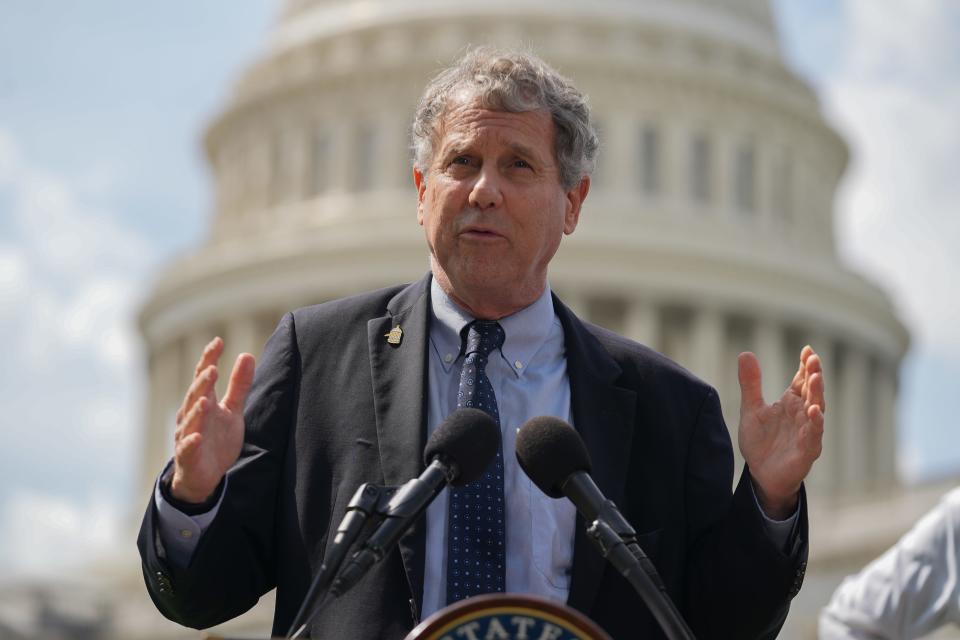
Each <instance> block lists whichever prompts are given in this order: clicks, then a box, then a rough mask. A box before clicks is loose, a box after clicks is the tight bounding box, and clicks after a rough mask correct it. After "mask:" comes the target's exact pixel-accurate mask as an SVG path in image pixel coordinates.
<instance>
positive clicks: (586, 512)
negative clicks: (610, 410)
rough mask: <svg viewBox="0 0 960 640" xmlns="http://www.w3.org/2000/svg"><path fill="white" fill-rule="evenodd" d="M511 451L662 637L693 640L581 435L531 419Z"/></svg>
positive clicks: (553, 421)
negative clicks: (598, 478)
mask: <svg viewBox="0 0 960 640" xmlns="http://www.w3.org/2000/svg"><path fill="white" fill-rule="evenodd" d="M516 453H517V461H518V462H519V463H520V468H521V469H523V471H524V473H526V474H527V476H528V477H529V478H530V480H532V481H533V483H534V484H535V485H537V487H538V488H539V489H540V490H541V491H543V492H544V493H545V494H547V495H548V496H550V497H551V498H562V497H563V496H566V497H567V498H569V499H570V501H571V502H573V504H574V506H576V508H577V511H578V512H579V513H580V515H581V516H583V518H584V520H586V522H587V534H588V536H589V537H590V539H591V540H592V541H593V542H594V544H596V545H597V546H598V547H599V549H600V553H601V554H602V555H603V557H604V558H606V559H607V560H609V561H610V563H611V564H613V565H614V567H615V568H616V569H617V571H619V572H620V573H621V574H622V575H623V576H624V577H625V578H626V579H627V580H628V581H629V582H630V584H631V585H632V586H633V588H634V589H635V590H636V591H637V593H638V594H639V595H640V597H641V598H642V599H643V601H644V602H645V603H646V605H647V607H648V608H649V609H650V611H651V613H653V615H654V617H655V618H656V619H657V622H659V623H660V626H661V627H662V628H663V630H664V632H666V635H667V637H668V638H671V640H672V639H674V638H680V639H684V638H691V639H692V638H693V633H692V632H691V631H690V628H689V627H688V626H687V625H686V623H685V622H684V621H683V618H682V617H681V616H680V613H679V612H678V611H677V609H676V607H675V606H674V604H673V602H672V601H671V600H670V596H669V595H668V594H667V590H666V587H665V586H664V585H663V581H662V580H661V579H660V576H659V574H657V570H656V567H654V566H653V563H652V562H651V561H650V559H649V558H648V557H647V555H646V554H645V553H644V552H643V549H641V548H640V545H639V544H638V543H637V533H636V531H634V529H633V527H632V526H630V523H629V522H628V521H627V519H626V518H624V517H623V515H622V514H621V513H620V510H619V509H617V505H616V504H614V502H613V501H612V500H608V499H607V498H606V497H605V496H604V495H603V493H602V492H601V491H600V489H599V488H598V487H597V485H596V483H594V481H593V478H592V477H590V471H591V469H592V466H591V464H590V454H589V453H588V452H587V448H586V446H585V445H584V444H583V440H582V439H581V438H580V434H578V433H577V432H576V430H575V429H574V428H573V427H571V426H570V425H569V424H567V423H566V422H564V421H563V420H561V419H560V418H554V417H551V416H539V417H537V418H531V419H530V420H528V421H527V422H526V423H525V424H524V425H523V426H522V427H520V431H519V433H517V442H516Z"/></svg>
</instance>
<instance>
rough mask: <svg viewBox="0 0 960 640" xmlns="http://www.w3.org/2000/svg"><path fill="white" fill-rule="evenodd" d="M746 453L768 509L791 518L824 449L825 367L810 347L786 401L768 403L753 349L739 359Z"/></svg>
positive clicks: (742, 446) (772, 514)
mask: <svg viewBox="0 0 960 640" xmlns="http://www.w3.org/2000/svg"><path fill="white" fill-rule="evenodd" d="M738 364H739V377H740V429H739V440H740V453H742V454H743V459H744V460H745V461H746V463H747V465H748V467H749V469H750V476H751V478H752V480H753V487H754V490H755V491H756V494H757V499H758V500H759V502H760V507H761V508H762V509H763V511H764V513H766V514H767V516H769V517H770V518H773V519H774V520H784V519H786V518H788V517H789V516H790V515H791V514H792V513H793V512H794V510H795V509H796V508H797V500H798V496H799V492H800V484H801V483H802V482H803V479H804V478H806V477H807V473H809V472H810V467H811V466H812V465H813V461H814V460H816V459H817V458H818V457H820V451H821V450H822V448H823V412H824V410H825V408H826V405H825V404H824V400H823V370H822V368H821V365H820V356H818V355H817V354H816V353H814V351H813V349H812V348H810V347H809V346H806V347H804V348H803V351H801V352H800V367H799V368H798V369H797V373H796V375H794V376H793V381H791V382H790V386H789V387H787V390H786V391H784V392H783V395H782V396H780V399H779V400H777V401H776V402H774V403H773V404H766V403H765V402H764V400H763V391H762V387H761V378H760V363H759V362H758V361H757V356H755V355H754V354H752V353H749V352H747V353H741V354H740V357H739V363H738Z"/></svg>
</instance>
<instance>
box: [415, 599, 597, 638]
mask: <svg viewBox="0 0 960 640" xmlns="http://www.w3.org/2000/svg"><path fill="white" fill-rule="evenodd" d="M487 638H490V639H492V640H493V639H495V640H610V636H608V635H607V634H606V633H605V632H604V631H603V630H602V629H601V628H600V627H598V626H597V624H596V623H595V622H593V621H592V620H590V619H589V618H587V617H586V616H585V615H583V614H582V613H580V612H579V611H575V610H574V609H571V608H570V607H567V606H565V605H562V604H559V603H557V602H554V601H552V600H547V599H546V598H540V597H535V596H528V595H520V594H488V595H482V596H474V597H473V598H468V599H466V600H461V601H460V602H457V603H455V604H452V605H450V606H449V607H445V608H443V609H441V610H440V611H437V612H436V613H434V614H433V615H432V616H430V617H429V618H427V619H426V620H424V621H423V622H421V623H420V624H419V625H417V627H416V628H415V629H414V630H413V631H411V632H410V633H409V634H408V635H407V637H406V638H405V640H485V639H487Z"/></svg>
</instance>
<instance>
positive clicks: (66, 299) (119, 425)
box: [0, 127, 156, 570]
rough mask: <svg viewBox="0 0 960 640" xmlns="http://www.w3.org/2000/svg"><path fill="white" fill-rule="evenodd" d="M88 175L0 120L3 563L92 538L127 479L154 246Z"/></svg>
mask: <svg viewBox="0 0 960 640" xmlns="http://www.w3.org/2000/svg"><path fill="white" fill-rule="evenodd" d="M88 180H89V176H88V177H84V176H81V177H80V178H78V179H77V181H76V182H75V181H74V180H73V179H72V178H71V177H67V176H61V175H56V174H53V173H51V172H49V171H44V170H42V169H41V168H38V167H36V166H33V165H32V164H31V163H30V162H29V160H28V159H27V158H26V157H25V154H23V153H22V152H21V151H20V150H19V149H18V147H17V144H16V140H15V139H14V137H13V136H12V135H11V134H10V133H9V132H5V131H3V129H2V127H0V208H2V209H3V211H2V212H0V215H2V216H3V224H4V238H3V241H2V242H0V335H2V336H3V338H4V357H3V366H2V367H0V406H3V407H4V420H5V421H6V422H7V423H8V424H9V425H11V426H12V428H11V429H9V431H10V434H9V439H8V440H7V442H6V444H5V447H4V448H3V450H0V514H2V516H3V520H0V569H3V568H4V567H6V566H17V567H19V568H21V569H25V570H33V569H35V568H36V567H38V566H40V565H42V564H43V563H44V562H48V563H57V564H59V563H60V562H61V560H58V558H59V559H62V560H66V559H68V558H70V557H76V558H82V557H84V554H83V553H80V551H81V548H85V547H97V548H99V546H100V545H101V544H102V543H104V541H105V540H104V538H103V535H104V534H103V533H102V532H103V531H104V527H103V526H101V525H103V522H105V521H106V519H109V518H113V517H114V515H115V512H116V511H118V510H120V509H119V507H118V506H117V505H111V504H110V503H109V502H106V500H107V499H108V498H107V497H106V496H108V497H109V499H118V498H119V497H125V496H126V494H127V493H129V491H128V490H123V489H122V487H124V486H130V485H132V484H133V483H132V482H131V479H132V478H131V477H130V475H131V474H132V472H133V471H134V469H133V467H132V464H133V463H132V462H131V458H135V457H136V456H131V455H130V454H131V450H132V445H133V443H134V442H135V441H136V440H137V437H138V436H137V433H136V431H137V429H138V428H139V424H140V420H139V418H140V416H141V411H140V409H141V407H140V406H139V400H140V389H139V387H138V384H139V383H140V380H141V376H142V363H141V362H140V359H139V350H138V342H139V338H138V337H137V334H136V329H135V326H134V322H133V315H134V312H135V309H136V305H137V304H138V303H139V301H140V295H141V294H140V291H141V289H142V283H143V282H144V281H145V280H146V277H147V274H148V273H149V272H150V269H152V268H153V267H154V265H155V262H156V255H155V252H154V251H153V250H152V248H151V246H150V244H149V242H148V240H147V239H146V238H144V237H142V236H141V235H140V234H138V233H137V232H136V231H134V224H133V223H131V222H129V221H125V220H124V219H123V218H122V217H121V216H118V215H116V213H115V212H113V211H111V210H110V207H108V206H104V205H103V203H102V202H97V201H96V200H97V198H98V197H99V198H101V199H102V198H103V197H106V196H108V195H109V194H107V193H105V192H102V191H101V192H100V193H99V194H96V193H94V191H95V190H93V189H91V188H90V184H89V183H88ZM95 186H97V187H98V188H101V187H102V188H106V187H107V182H106V181H102V182H100V183H98V185H95ZM93 493H96V494H97V495H101V496H105V497H104V498H102V499H101V501H99V502H98V501H93V500H90V499H89V498H87V497H86V496H88V495H91V494H93ZM31 503H33V504H31ZM124 506H126V505H124ZM81 522H86V523H88V524H87V525H82V524H80V523H81ZM91 527H92V528H91ZM17 536H20V538H19V539H15V538H16V537H17ZM68 538H69V539H70V540H72V541H70V540H68ZM24 546H29V547H30V548H31V549H34V551H32V552H31V551H29V550H27V549H24V548H23V547H24ZM73 554H76V555H73Z"/></svg>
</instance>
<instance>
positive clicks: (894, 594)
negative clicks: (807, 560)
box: [820, 489, 960, 640]
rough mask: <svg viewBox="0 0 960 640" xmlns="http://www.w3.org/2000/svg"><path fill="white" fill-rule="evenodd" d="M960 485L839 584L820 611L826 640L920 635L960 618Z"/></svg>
mask: <svg viewBox="0 0 960 640" xmlns="http://www.w3.org/2000/svg"><path fill="white" fill-rule="evenodd" d="M958 533H960V489H954V490H953V491H951V492H950V493H948V494H947V495H946V496H944V497H943V498H942V499H941V501H940V503H939V504H938V505H937V506H936V508H934V509H933V510H932V511H930V512H929V513H928V514H926V515H925V516H924V517H923V518H922V519H921V520H920V521H919V522H918V523H917V524H916V525H915V526H914V527H913V529H911V530H910V531H909V532H907V534H905V535H904V536H903V537H902V538H901V539H900V540H899V541H898V542H897V543H896V544H895V545H894V546H893V547H891V548H890V549H889V550H887V552H886V553H884V554H883V555H882V556H880V557H879V558H877V559H876V560H874V561H873V562H871V563H870V564H869V565H867V566H866V568H864V569H863V571H861V572H860V573H858V574H856V575H854V576H849V577H847V578H846V579H844V581H843V583H842V584H841V585H840V586H839V587H838V588H837V590H836V592H834V594H833V598H832V599H831V600H830V604H828V605H827V607H826V608H825V609H824V610H823V611H822V612H821V614H820V638H821V640H841V639H846V638H857V639H861V638H882V639H886V638H891V639H892V638H896V639H897V640H901V639H902V640H907V639H911V638H919V637H921V636H923V635H925V634H927V633H930V632H931V631H933V630H935V629H937V628H938V627H941V626H943V625H945V624H949V623H951V622H953V623H957V622H960V587H958V562H960V537H958Z"/></svg>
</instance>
